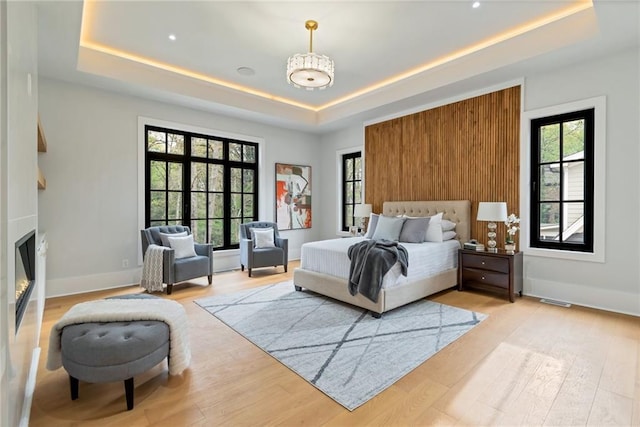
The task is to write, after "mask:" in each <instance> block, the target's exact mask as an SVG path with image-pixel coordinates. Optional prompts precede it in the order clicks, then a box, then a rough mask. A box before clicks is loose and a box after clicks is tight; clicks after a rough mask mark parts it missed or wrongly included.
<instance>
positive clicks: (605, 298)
mask: <svg viewBox="0 0 640 427" xmlns="http://www.w3.org/2000/svg"><path fill="white" fill-rule="evenodd" d="M523 293H524V294H525V295H527V296H531V297H536V298H549V299H554V300H560V301H566V302H568V303H571V304H574V305H581V306H583V307H590V308H597V309H599V310H606V311H613V312H615V313H621V314H629V315H632V316H640V298H638V294H633V293H630V292H621V291H615V290H610V289H601V288H594V287H591V286H584V285H579V284H575V283H562V282H555V281H551V280H542V279H535V278H525V280H524V292H523Z"/></svg>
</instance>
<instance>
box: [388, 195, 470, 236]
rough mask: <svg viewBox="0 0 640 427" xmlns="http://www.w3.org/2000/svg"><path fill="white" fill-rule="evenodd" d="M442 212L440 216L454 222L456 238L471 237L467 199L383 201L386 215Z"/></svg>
mask: <svg viewBox="0 0 640 427" xmlns="http://www.w3.org/2000/svg"><path fill="white" fill-rule="evenodd" d="M438 212H442V213H443V215H442V218H443V219H448V220H449V221H452V222H455V223H456V233H457V236H456V239H458V240H460V241H461V242H468V241H469V239H470V238H471V202H470V201H469V200H440V201H406V202H384V204H383V205H382V214H383V215H387V216H397V215H407V216H432V215H435V214H437V213H438Z"/></svg>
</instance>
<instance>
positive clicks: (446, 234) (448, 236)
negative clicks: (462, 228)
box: [442, 231, 457, 241]
mask: <svg viewBox="0 0 640 427" xmlns="http://www.w3.org/2000/svg"><path fill="white" fill-rule="evenodd" d="M456 236H457V233H456V232H455V231H443V232H442V240H443V241H446V240H453V239H455V238H456Z"/></svg>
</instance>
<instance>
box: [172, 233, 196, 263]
mask: <svg viewBox="0 0 640 427" xmlns="http://www.w3.org/2000/svg"><path fill="white" fill-rule="evenodd" d="M168 239H169V246H171V249H173V250H174V251H175V255H176V259H180V258H190V257H194V256H196V250H195V246H194V245H193V234H189V235H187V236H184V237H173V236H171V235H169V237H168Z"/></svg>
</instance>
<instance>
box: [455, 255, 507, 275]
mask: <svg viewBox="0 0 640 427" xmlns="http://www.w3.org/2000/svg"><path fill="white" fill-rule="evenodd" d="M462 262H463V264H464V266H465V267H471V268H478V269H481V270H491V271H498V272H500V273H506V274H508V273H509V260H508V259H506V258H498V257H494V256H490V255H478V254H462Z"/></svg>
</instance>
